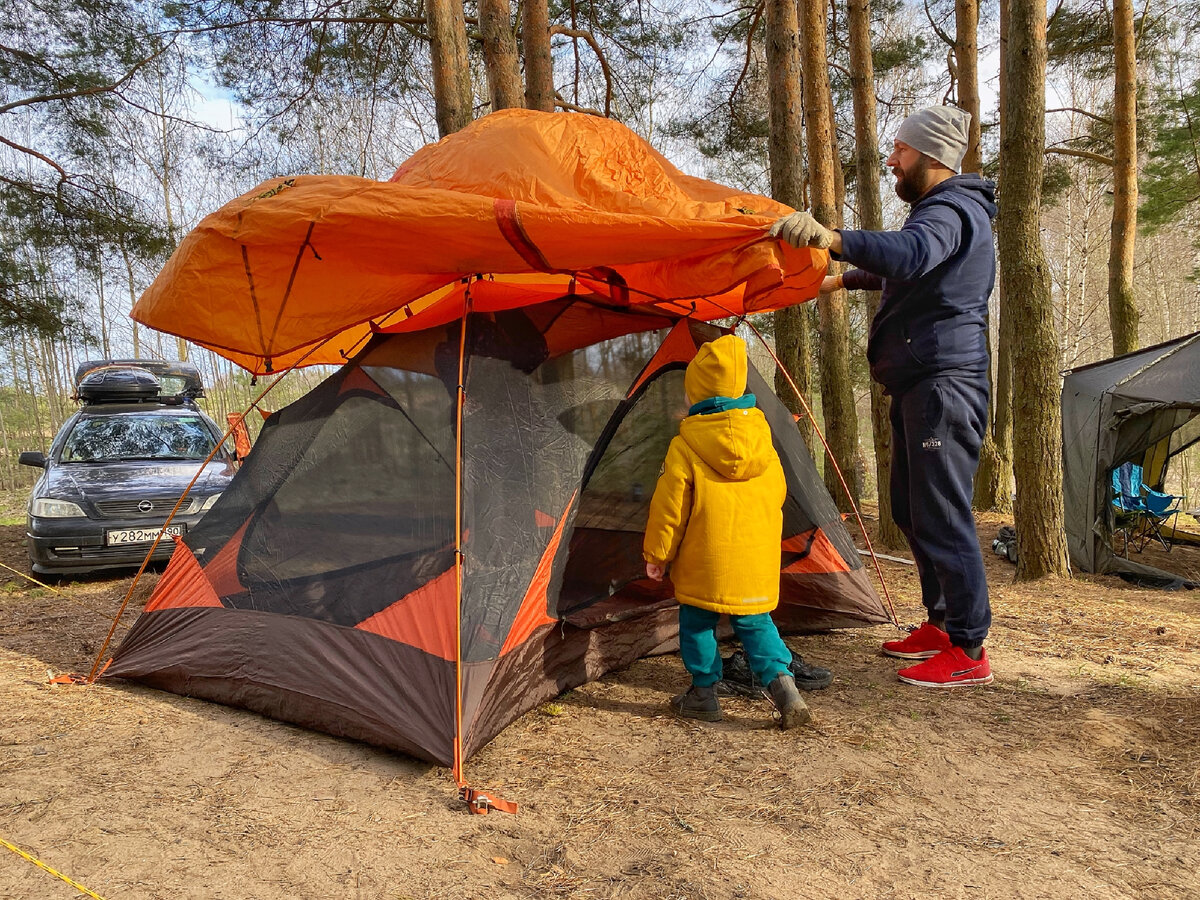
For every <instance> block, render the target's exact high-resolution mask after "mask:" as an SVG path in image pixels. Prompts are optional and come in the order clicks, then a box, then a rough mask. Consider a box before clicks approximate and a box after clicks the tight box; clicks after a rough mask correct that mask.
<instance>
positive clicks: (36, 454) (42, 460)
mask: <svg viewBox="0 0 1200 900" xmlns="http://www.w3.org/2000/svg"><path fill="white" fill-rule="evenodd" d="M17 462H19V463H20V464H21V465H23V466H33V467H34V468H35V469H44V468H46V454H45V453H43V452H42V451H41V450H22V451H21V455H20V456H18V457H17Z"/></svg>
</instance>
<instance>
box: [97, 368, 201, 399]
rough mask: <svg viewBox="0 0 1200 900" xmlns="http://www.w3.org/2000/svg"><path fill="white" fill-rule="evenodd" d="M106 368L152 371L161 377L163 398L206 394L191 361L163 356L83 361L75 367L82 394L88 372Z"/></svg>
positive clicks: (159, 382) (160, 392)
mask: <svg viewBox="0 0 1200 900" xmlns="http://www.w3.org/2000/svg"><path fill="white" fill-rule="evenodd" d="M106 368H122V369H127V368H139V369H143V370H144V371H146V372H149V373H150V374H151V375H153V376H154V377H155V378H156V379H157V380H158V384H159V392H158V397H159V399H160V400H165V399H168V398H172V397H182V398H185V399H188V400H195V399H197V398H198V397H203V396H204V383H203V382H202V381H201V380H200V370H199V369H197V368H196V367H195V366H194V365H192V364H191V363H185V362H168V361H166V360H162V359H99V360H88V361H87V362H83V363H80V364H79V367H78V368H77V369H76V370H75V385H76V390H77V391H78V393H79V396H80V397H83V393H82V390H81V388H82V385H83V379H84V378H86V377H87V375H88V373H89V372H94V371H96V370H98V369H106Z"/></svg>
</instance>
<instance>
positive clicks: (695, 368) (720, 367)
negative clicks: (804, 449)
mask: <svg viewBox="0 0 1200 900" xmlns="http://www.w3.org/2000/svg"><path fill="white" fill-rule="evenodd" d="M746 360H747V357H746V344H745V342H744V341H743V340H742V339H741V338H739V337H737V336H736V335H732V334H727V335H725V336H723V337H719V338H717V339H716V340H715V341H710V342H709V343H707V344H704V345H703V346H702V347H701V348H700V349H699V350H698V351H697V352H696V357H695V359H693V360H692V361H691V363H690V364H689V365H688V367H687V372H686V373H685V374H684V377H683V388H684V390H685V391H686V392H687V396H688V401H689V402H690V403H693V404H698V403H699V402H700V401H702V400H708V399H709V398H712V397H728V398H738V397H741V396H742V395H743V394H745V392H746V368H747V361H746ZM679 436H680V437H681V438H683V440H684V441H685V442H686V443H687V445H688V446H689V447H690V448H691V449H692V450H693V451H695V453H696V455H697V456H699V457H700V458H701V459H702V460H704V462H706V463H707V464H708V465H709V466H711V467H712V468H713V470H714V471H716V472H717V473H718V474H719V475H721V476H722V477H724V478H729V479H731V480H734V481H745V480H747V479H749V478H754V477H755V476H758V475H761V474H762V473H763V472H764V471H765V470H766V468H767V466H768V465H770V463H771V461H772V460H774V459H775V458H776V457H775V448H774V446H773V445H772V443H771V429H770V426H768V425H767V420H766V418H765V417H764V416H763V414H762V412H761V411H759V410H757V409H755V408H753V407H750V408H748V409H737V408H735V409H727V410H725V411H723V412H716V413H709V414H701V415H691V416H688V417H687V418H686V419H684V420H683V423H682V424H681V425H680V426H679Z"/></svg>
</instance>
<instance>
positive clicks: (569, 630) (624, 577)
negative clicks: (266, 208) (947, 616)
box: [105, 298, 887, 767]
mask: <svg viewBox="0 0 1200 900" xmlns="http://www.w3.org/2000/svg"><path fill="white" fill-rule="evenodd" d="M596 314H597V310H596V309H594V308H592V307H591V306H590V304H588V303H585V302H583V301H580V300H579V299H577V298H564V299H562V300H560V301H556V302H549V303H540V304H538V305H536V306H533V307H528V308H526V309H513V310H507V311H504V312H501V313H484V314H481V313H471V314H469V315H467V316H466V317H465V318H464V319H460V320H455V321H453V322H449V323H445V324H442V325H437V326H434V327H432V328H428V329H421V330H414V331H402V332H399V333H391V334H380V335H377V336H376V337H375V338H374V339H373V340H372V342H371V343H370V344H369V345H368V346H367V348H365V349H364V351H363V352H361V353H360V354H359V355H358V356H357V357H356V358H355V359H353V360H352V361H350V362H349V363H347V364H346V365H345V366H344V367H343V368H342V369H340V370H339V371H338V372H337V373H336V374H335V375H333V376H332V377H330V378H329V379H328V380H327V381H325V382H324V383H323V384H322V385H320V386H319V387H318V388H317V389H315V390H314V391H312V392H311V393H310V394H309V395H307V396H305V397H304V398H302V399H301V400H299V401H297V402H296V403H293V404H292V405H290V406H288V407H287V408H285V409H283V410H280V411H279V412H277V413H275V414H274V415H273V416H272V417H271V418H270V419H269V420H268V421H267V423H266V424H265V426H264V428H263V432H262V434H261V436H260V438H259V442H258V445H257V446H256V448H255V450H254V452H253V453H252V454H251V456H250V457H249V459H248V460H247V462H246V464H245V465H244V467H243V468H242V469H241V471H240V472H239V473H238V475H237V477H236V478H235V480H234V483H233V484H232V485H231V487H230V488H229V489H228V490H227V491H226V493H225V494H224V495H223V496H222V497H221V499H220V500H219V501H218V502H217V504H216V505H215V506H214V507H213V509H212V510H211V512H210V513H209V514H208V515H207V516H206V517H205V518H204V519H203V520H202V522H201V523H200V524H199V525H198V526H197V527H196V528H195V529H194V530H193V531H192V532H191V533H189V534H188V535H186V537H185V538H184V539H183V540H182V541H181V542H180V543H179V544H178V546H177V549H176V552H175V555H174V556H173V558H172V561H171V563H170V565H169V567H168V569H167V571H166V572H165V573H164V575H163V577H162V579H161V580H160V582H159V584H158V586H157V588H156V590H155V592H154V594H153V596H152V597H151V599H150V601H149V602H148V603H147V606H146V608H145V611H144V612H143V614H142V615H141V617H140V618H139V619H138V620H137V622H136V623H135V624H134V626H133V628H132V629H131V631H130V632H129V634H128V635H127V636H126V638H125V640H124V642H123V643H122V644H121V646H120V647H119V648H118V651H117V653H116V654H115V656H114V659H113V662H112V664H111V666H110V667H109V669H108V670H107V672H106V673H105V677H113V676H116V677H126V678H133V679H137V680H140V681H143V682H146V683H148V684H151V685H155V686H157V687H160V688H163V689H166V690H170V691H175V692H178V693H182V694H187V695H191V696H197V697H203V698H207V699H210V700H214V701H218V702H221V703H226V704H230V705H234V706H240V707H245V708H248V709H252V710H256V711H258V712H261V713H263V714H266V715H269V716H272V717H275V718H278V719H282V720H285V721H289V722H294V723H297V724H301V725H304V726H307V727H311V728H315V729H318V730H321V731H325V732H328V733H332V734H335V735H342V736H348V737H353V738H357V739H360V740H364V741H367V742H369V743H373V744H377V745H380V746H384V747H389V748H393V749H396V750H400V751H402V752H405V753H408V754H411V755H413V756H416V757H419V758H422V759H427V760H431V761H434V762H437V763H440V764H444V765H454V766H456V767H457V766H459V765H460V764H461V761H462V760H463V759H465V758H467V757H468V756H470V754H472V753H473V752H475V751H477V750H478V749H479V748H480V747H481V746H483V745H484V744H486V742H487V741H489V740H490V739H491V738H492V737H493V736H495V734H497V733H498V732H499V731H500V730H501V729H502V728H503V727H504V726H505V725H507V724H508V723H509V722H511V721H512V720H513V719H514V718H516V717H517V716H519V715H520V714H522V713H523V712H525V711H526V710H528V709H531V708H533V707H534V706H536V705H537V704H538V703H540V702H543V701H544V700H546V699H548V698H550V697H553V696H555V695H557V694H559V693H561V692H562V691H563V690H566V689H568V688H570V687H573V686H576V685H579V684H582V683H585V682H587V681H589V680H592V679H595V678H596V677H598V676H600V675H601V674H603V673H605V672H607V671H611V670H612V669H615V668H619V667H622V666H624V665H627V664H629V663H630V662H632V661H633V660H634V659H637V658H639V657H641V656H644V655H647V654H651V653H656V652H665V651H668V650H673V649H675V647H676V646H677V640H676V637H677V614H676V611H675V610H676V607H675V604H674V602H673V600H672V597H671V587H670V584H669V581H668V582H664V583H662V584H656V583H654V582H650V581H648V580H647V579H645V577H644V569H643V563H642V559H641V537H642V530H643V528H644V526H645V520H646V511H647V509H648V504H649V500H650V495H651V492H652V491H653V487H654V483H655V479H656V477H657V474H658V468H659V465H660V464H661V461H662V459H663V456H664V455H665V451H666V444H667V442H669V440H670V438H671V437H672V436H673V435H674V434H675V433H676V431H677V428H678V422H679V420H680V419H681V418H682V417H683V415H685V413H686V408H685V400H684V396H683V388H682V377H683V368H684V367H685V366H686V364H687V362H688V361H689V360H690V359H691V357H692V356H693V355H694V353H695V350H696V347H697V346H698V345H699V344H700V343H702V342H703V341H704V340H708V339H711V338H712V337H714V336H716V335H717V334H719V333H720V332H719V331H718V330H717V329H715V328H714V327H713V326H707V325H702V324H700V323H696V322H693V321H689V320H687V319H681V320H678V321H677V322H674V323H673V322H671V321H670V320H669V319H665V318H662V317H660V316H654V315H646V314H634V313H629V312H616V311H612V310H606V311H604V316H605V320H606V332H607V335H608V336H607V337H606V338H605V339H603V340H599V341H596V342H587V341H586V340H585V339H584V338H583V337H582V334H583V332H582V331H580V329H579V327H578V324H579V323H578V319H579V318H580V317H581V316H588V317H590V316H594V315H596ZM464 322H465V325H466V327H465V329H464V327H463V324H464ZM460 369H461V372H462V374H463V378H464V381H463V384H464V391H463V399H462V402H461V404H460V403H459V402H458V383H459V382H458V378H459V372H460ZM750 378H751V383H750V385H749V389H750V390H751V391H752V392H754V393H755V394H756V396H757V397H758V398H759V399H758V402H759V406H760V408H762V409H763V411H764V413H765V414H766V416H767V419H768V421H769V422H770V424H771V427H772V430H773V434H774V439H775V445H776V449H777V450H778V452H779V453H780V456H781V459H782V460H783V462H784V468H785V473H786V476H787V482H788V499H787V503H786V506H785V533H784V541H783V546H782V549H781V554H782V558H781V586H782V590H781V603H780V607H779V610H778V611H777V613H776V619H777V621H778V622H779V624H780V626H781V628H783V629H785V630H789V631H797V630H813V629H824V628H830V627H838V626H845V625H856V624H863V623H876V622H882V621H886V619H887V617H886V615H885V613H884V610H883V608H882V606H881V604H880V602H879V599H878V597H877V596H876V594H875V592H874V590H873V589H872V587H871V585H870V583H869V581H868V579H867V577H866V574H865V570H864V569H863V567H862V564H861V561H860V559H859V556H858V554H857V552H856V550H855V548H854V545H853V542H852V541H851V540H850V537H849V535H848V534H847V533H846V531H845V529H844V527H843V525H842V522H841V518H840V516H839V514H838V512H837V510H836V508H835V506H834V504H833V502H832V500H831V499H830V497H829V495H828V494H827V493H826V491H825V488H824V486H823V483H822V481H821V479H820V477H819V475H818V473H817V471H816V468H815V466H814V464H813V461H812V458H811V457H810V456H809V454H808V452H807V449H806V448H805V447H804V445H803V443H802V441H801V438H800V436H799V432H798V430H797V429H796V427H795V423H794V420H793V417H792V416H791V414H790V413H789V412H788V411H787V410H786V408H785V407H784V406H783V405H782V403H781V402H780V401H779V400H778V398H776V397H775V395H774V394H773V392H772V391H771V390H770V389H769V387H768V386H767V384H766V383H765V382H764V381H763V379H762V378H761V376H759V375H758V374H757V372H755V371H754V370H753V369H751V373H750ZM460 421H461V428H460V426H459V422H460ZM459 433H461V436H462V440H461V444H460V443H459V442H458V441H457V435H458V434H459ZM458 550H461V553H462V556H461V568H459V567H457V566H456V565H455V559H456V552H458Z"/></svg>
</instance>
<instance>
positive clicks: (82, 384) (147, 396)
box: [76, 366, 160, 403]
mask: <svg viewBox="0 0 1200 900" xmlns="http://www.w3.org/2000/svg"><path fill="white" fill-rule="evenodd" d="M159 388H160V385H159V383H158V379H157V378H155V377H154V373H153V372H148V371H147V370H145V369H142V368H138V367H137V366H105V367H103V368H100V369H93V370H92V371H90V372H88V373H87V374H85V375H84V376H83V378H81V379H80V381H79V384H78V386H77V388H76V392H77V394H78V397H79V399H80V400H82V401H83V402H84V403H137V402H139V401H142V400H157V399H159Z"/></svg>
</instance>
